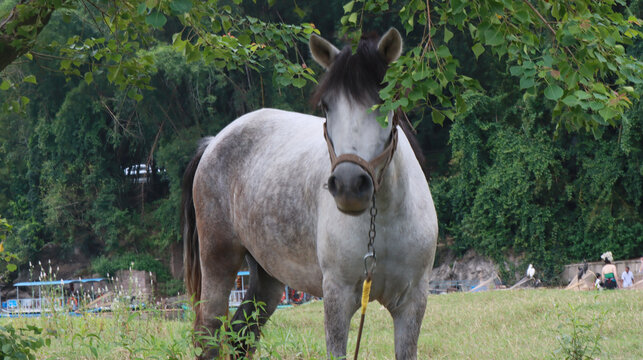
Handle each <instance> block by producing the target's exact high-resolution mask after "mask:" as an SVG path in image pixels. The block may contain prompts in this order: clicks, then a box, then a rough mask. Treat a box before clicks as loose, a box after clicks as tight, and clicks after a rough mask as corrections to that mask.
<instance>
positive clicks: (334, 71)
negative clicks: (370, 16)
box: [311, 33, 388, 106]
mask: <svg viewBox="0 0 643 360" xmlns="http://www.w3.org/2000/svg"><path fill="white" fill-rule="evenodd" d="M378 41H379V36H378V35H376V34H375V33H369V34H366V35H363V36H362V38H361V39H360V41H359V44H358V45H357V51H356V52H355V54H353V53H352V51H351V47H350V46H348V45H347V46H345V47H344V48H343V49H342V51H340V53H339V54H337V56H336V57H335V61H334V62H333V64H332V65H331V66H330V69H328V71H326V73H325V74H324V76H323V77H322V79H321V81H320V82H319V85H318V86H317V89H316V90H315V92H314V93H313V96H312V98H311V104H312V105H313V106H317V105H318V104H319V102H320V101H321V99H322V97H323V96H324V95H325V94H327V93H329V92H344V93H345V94H346V95H349V96H351V97H352V98H353V100H355V101H358V102H361V103H363V104H369V103H371V102H373V101H376V102H378V103H379V102H380V96H379V91H380V89H382V80H383V79H384V75H385V74H386V69H387V67H388V65H387V64H386V60H384V58H383V57H382V55H380V53H379V52H378V51H377V43H378Z"/></svg>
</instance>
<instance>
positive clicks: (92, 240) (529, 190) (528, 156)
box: [0, 0, 643, 280]
mask: <svg viewBox="0 0 643 360" xmlns="http://www.w3.org/2000/svg"><path fill="white" fill-rule="evenodd" d="M53 3H55V4H57V3H56V2H53ZM505 3H506V4H505ZM14 4H15V1H10V0H9V1H3V2H1V3H0V18H5V17H4V15H3V14H5V13H8V12H10V11H11V9H13V6H14ZM61 4H62V5H61ZM74 4H75V5H74ZM79 4H89V2H64V1H63V2H60V4H58V5H60V6H62V8H57V9H56V11H53V13H52V15H51V18H48V19H47V26H45V27H44V29H42V30H41V31H40V30H39V31H38V32H39V33H38V36H37V38H36V39H35V41H33V42H31V43H25V44H26V45H24V46H26V47H27V49H26V50H25V52H24V53H25V54H27V55H25V56H23V57H21V58H19V60H16V61H15V62H14V63H13V65H11V66H9V67H7V68H6V69H4V70H3V71H2V73H1V74H0V75H1V76H2V81H1V82H0V83H1V84H0V101H1V102H2V104H3V105H4V107H5V108H4V111H3V112H2V113H0V154H1V155H0V214H1V215H2V216H4V217H6V218H7V219H8V220H9V222H10V223H11V224H12V225H13V231H12V233H11V234H9V235H8V236H7V239H6V241H5V247H6V248H7V249H8V250H10V251H11V252H12V253H15V254H17V255H18V256H19V257H20V259H21V261H22V262H23V263H25V262H27V261H28V260H29V259H34V258H36V257H38V256H39V254H40V253H41V251H42V249H43V247H54V248H56V249H59V250H58V251H59V254H60V256H61V259H64V258H65V256H70V255H71V254H73V253H74V252H76V253H78V252H81V253H84V254H89V255H91V256H92V257H98V256H102V257H101V258H100V259H99V260H97V261H95V269H96V270H100V271H101V272H103V271H104V272H107V271H108V270H107V268H108V267H109V268H110V269H112V268H114V266H116V265H119V266H125V267H127V266H129V264H130V263H131V262H135V263H141V264H147V265H145V266H143V265H141V266H143V267H144V268H145V270H151V268H149V269H148V267H149V266H154V267H156V266H157V265H158V262H159V261H160V262H162V263H167V261H168V260H169V248H170V247H171V245H172V244H175V243H176V242H177V241H179V240H180V231H179V220H178V219H179V217H178V212H179V211H178V205H179V199H180V189H179V184H180V179H181V175H182V172H183V169H184V167H185V165H186V164H187V162H188V161H189V159H190V157H191V156H192V153H193V151H194V149H195V146H196V142H197V140H198V139H199V138H200V137H202V136H206V135H213V134H216V133H217V132H218V131H219V130H220V129H222V128H223V127H224V126H225V125H226V124H227V123H229V122H230V121H232V120H233V119H234V118H236V117H238V116H240V115H241V114H243V113H246V112H248V111H251V110H254V109H258V108H260V107H264V106H265V107H278V108H283V109H287V110H295V111H303V112H311V111H313V110H311V107H310V106H309V105H308V99H307V98H308V95H309V94H310V91H311V88H312V83H311V82H310V81H305V80H310V79H311V77H312V75H313V74H316V75H315V76H318V74H319V73H320V72H321V69H319V67H317V66H316V65H314V64H312V61H311V60H310V58H309V56H308V55H307V54H308V50H307V48H306V44H305V41H306V38H307V36H308V34H310V33H312V32H313V31H321V33H322V35H324V36H325V37H327V38H329V39H333V40H334V41H335V43H337V44H338V45H339V44H340V43H341V40H340V39H341V37H342V36H343V34H342V31H343V30H350V31H355V28H360V29H364V31H366V30H371V29H373V30H377V31H379V32H383V31H384V30H385V29H387V28H388V27H390V26H395V27H397V28H398V29H400V30H402V29H403V30H405V31H406V35H405V43H406V47H407V48H409V51H408V52H407V56H405V57H403V58H402V60H401V61H400V62H399V64H397V65H396V67H395V68H394V69H393V70H392V71H390V72H389V74H388V75H387V76H388V78H387V79H388V80H390V84H391V85H390V86H388V87H386V88H384V90H383V91H382V93H381V94H382V96H383V98H385V99H388V100H390V101H389V102H387V103H385V105H383V106H390V105H391V104H397V105H402V106H405V107H406V108H408V109H411V108H412V109H413V110H412V111H410V112H409V116H410V118H411V119H412V121H413V122H415V123H418V124H419V125H418V130H419V133H418V138H419V140H420V143H421V145H422V147H423V149H424V150H425V152H426V154H427V155H428V157H429V164H428V165H429V168H430V174H431V177H430V180H431V181H430V183H431V186H432V190H433V193H434V198H435V201H436V205H437V209H438V218H439V220H440V225H441V237H442V240H441V241H443V242H444V243H445V244H446V245H448V246H450V247H452V248H453V249H455V250H457V251H459V252H463V251H465V250H467V249H471V248H474V249H476V250H478V251H479V252H481V253H483V254H485V255H489V256H491V257H493V258H494V259H496V260H498V261H501V260H503V259H505V257H506V256H507V255H508V254H515V255H524V257H523V259H524V261H525V263H528V262H533V263H534V264H535V266H536V267H537V268H539V269H542V270H543V273H544V274H545V278H546V279H547V280H553V279H554V277H555V276H556V272H557V271H558V270H559V269H560V268H559V267H560V266H561V265H562V264H564V263H565V262H567V261H571V260H580V259H582V258H587V259H589V260H592V259H598V256H599V255H600V253H601V252H603V251H607V250H610V251H612V252H613V253H614V255H615V257H616V258H626V257H634V256H639V255H640V254H642V253H643V225H642V224H643V221H642V220H643V216H642V208H641V207H642V206H643V205H642V204H641V199H643V165H642V160H643V158H642V157H643V155H642V150H643V149H642V148H641V146H642V145H641V144H642V143H643V119H642V116H643V109H642V108H641V104H640V103H639V102H638V101H637V97H638V96H637V95H638V94H640V93H641V90H643V88H642V85H641V79H640V74H641V71H642V69H641V53H642V50H643V46H641V44H640V40H637V36H638V34H639V33H638V31H640V20H639V19H638V18H640V17H641V8H642V7H643V4H642V2H641V1H633V2H631V3H629V4H625V3H622V2H609V1H608V2H600V3H597V2H585V1H581V2H575V3H574V4H576V5H574V6H571V5H570V6H562V5H561V4H562V2H557V1H551V2H545V1H532V2H529V1H524V2H506V1H489V2H458V1H451V2H430V3H429V4H430V8H429V9H432V10H433V12H432V13H431V19H432V22H431V24H432V27H430V26H429V25H430V24H429V22H427V17H426V16H427V15H428V14H429V13H428V12H427V10H428V9H427V8H426V7H422V4H424V2H421V1H411V2H391V3H390V4H389V2H383V1H379V0H378V1H350V2H344V1H330V2H328V1H326V2H322V1H306V2H290V1H268V3H264V2H261V1H258V2H257V3H254V2H249V1H246V2H241V1H234V2H224V1H221V2H217V1H209V2H193V1H178V0H177V1H161V2H158V1H146V2H138V1H123V2H121V1H115V2H104V3H103V2H97V3H96V4H97V6H98V7H92V6H87V7H85V6H80V5H79ZM122 4H129V5H134V6H133V7H131V8H130V10H127V11H126V10H123V9H124V8H128V7H124V8H120V7H118V6H117V5H122ZM384 4H386V5H384ZM485 4H487V5H488V6H487V5H485ZM529 4H532V5H533V4H535V5H536V11H534V10H532V9H530V7H529ZM207 14H210V15H211V16H206V15H207ZM353 14H355V15H353ZM538 14H540V15H542V16H546V17H547V18H548V19H553V20H555V25H556V26H557V27H556V28H555V29H554V33H551V29H549V28H548V27H547V26H546V24H544V23H542V22H540V20H539V18H538ZM342 16H343V18H342ZM423 16H424V17H423ZM512 16H515V18H514V17H512ZM342 19H343V20H342ZM412 19H416V20H415V22H413V21H411V20H412ZM458 19H460V20H458ZM475 19H478V20H475ZM480 19H482V20H480ZM496 19H497V20H498V21H496ZM606 19H608V20H606ZM237 20H238V21H237ZM514 20H516V21H517V22H518V23H519V26H517V27H515V26H514V23H513V22H512V21H514ZM459 21H460V22H459ZM298 23H302V25H296V26H294V25H293V26H290V25H283V24H298ZM312 23H314V25H312ZM574 24H575V25H574ZM574 26H576V27H574ZM586 26H589V27H588V28H587V29H585V27H586ZM429 27H430V28H429ZM579 29H580V30H579ZM528 30H529V31H531V33H529V32H528ZM177 34H178V35H177ZM428 35H430V36H428ZM550 36H551V37H550ZM590 36H593V37H594V38H592V39H593V40H592V39H590V38H588V37H590ZM610 37H614V38H613V39H612V40H613V41H612V40H610V41H607V42H605V43H603V42H601V41H603V40H605V39H606V38H610ZM554 38H555V39H556V41H553V40H552V39H554ZM548 39H549V40H548ZM597 39H599V40H601V41H598V40H597ZM32 40H33V39H32ZM635 40H637V41H638V42H637V41H635ZM425 48H426V49H428V50H426V51H427V53H425V52H424V50H423V49H425ZM616 48H618V49H620V48H622V49H623V51H622V52H621V51H620V50H619V51H612V50H614V49H616ZM485 49H488V51H487V50H485ZM569 51H572V52H573V53H574V55H570V54H569ZM570 56H571V57H576V59H577V60H578V61H579V62H575V61H574V60H570V59H569V57H570ZM601 58H603V59H604V60H605V61H602V60H601ZM592 59H593V60H592ZM581 60H582V61H581ZM418 64H420V65H418ZM565 64H567V66H568V67H567V68H566V67H565V66H566V65H565ZM585 65H587V66H588V67H589V68H587V69H584V67H585ZM418 66H420V67H418ZM579 66H580V67H582V68H579ZM613 68H615V69H613ZM418 69H422V71H418ZM304 79H305V80H304ZM409 79H410V80H409ZM395 84H398V85H399V86H397V87H396V86H395ZM288 85H293V86H288ZM407 90H408V91H409V92H408V102H407V101H405V99H407V97H401V96H400V94H404V92H405V91H407ZM581 93H583V94H585V95H583V94H581ZM588 94H589V95H588ZM586 96H589V97H586ZM614 99H616V100H614ZM418 105H419V107H418ZM606 109H608V110H606ZM623 111H624V113H623V115H621V112H623ZM423 119H425V120H424V121H421V120H423ZM446 119H452V120H453V121H447V120H446ZM430 120H433V121H430ZM561 125H562V126H561ZM570 131H571V132H570ZM139 165H144V167H143V166H139ZM141 168H145V169H149V171H147V172H144V174H141V175H137V174H136V172H137V171H138V170H139V169H141ZM132 254H134V255H132ZM108 258H109V259H117V260H118V261H111V262H110V261H107V260H105V259H108ZM148 265H149V266H148ZM135 267H137V266H135ZM143 267H141V269H142V268H143ZM137 268H138V267H137ZM159 271H161V270H159ZM161 272H162V271H161ZM164 274H167V272H164ZM164 276H166V275H164Z"/></svg>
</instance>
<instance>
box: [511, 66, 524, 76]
mask: <svg viewBox="0 0 643 360" xmlns="http://www.w3.org/2000/svg"><path fill="white" fill-rule="evenodd" d="M522 72H523V68H522V66H512V67H510V68H509V73H511V75H513V76H519V75H522Z"/></svg>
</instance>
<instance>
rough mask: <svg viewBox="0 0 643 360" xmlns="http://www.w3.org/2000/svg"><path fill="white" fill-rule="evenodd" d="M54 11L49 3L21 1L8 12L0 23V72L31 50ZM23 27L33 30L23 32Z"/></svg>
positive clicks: (34, 0)
mask: <svg viewBox="0 0 643 360" xmlns="http://www.w3.org/2000/svg"><path fill="white" fill-rule="evenodd" d="M65 3H66V1H63V2H62V4H61V5H63V4H65ZM18 6H20V8H18ZM18 9H20V10H18ZM55 10H56V7H55V5H53V3H52V2H50V1H39V0H21V1H20V2H19V3H18V4H17V5H16V6H15V7H14V8H13V9H12V10H11V12H9V15H7V17H6V18H4V19H3V20H2V21H1V22H0V54H1V55H0V71H2V70H4V68H6V67H7V66H9V65H10V64H11V63H12V62H14V61H15V60H16V59H17V58H19V57H20V56H22V55H24V54H25V53H27V52H28V51H29V50H30V49H31V47H32V46H33V44H34V43H35V41H36V37H37V36H38V34H40V32H41V31H42V29H43V28H44V27H45V26H46V25H47V23H49V20H50V19H51V15H52V14H53V12H54V11H55ZM24 27H33V29H30V30H28V31H24ZM20 28H23V33H22V34H21V33H20V32H19V31H18V30H19V29H20Z"/></svg>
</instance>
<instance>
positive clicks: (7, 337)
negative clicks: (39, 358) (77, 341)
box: [0, 324, 51, 360]
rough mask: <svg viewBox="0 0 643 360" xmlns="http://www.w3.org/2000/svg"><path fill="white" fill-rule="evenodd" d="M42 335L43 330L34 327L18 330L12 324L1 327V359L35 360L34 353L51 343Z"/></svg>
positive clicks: (28, 326)
mask: <svg viewBox="0 0 643 360" xmlns="http://www.w3.org/2000/svg"><path fill="white" fill-rule="evenodd" d="M29 332H32V333H33V335H29ZM41 334H42V329H41V328H39V327H36V326H33V325H27V326H26V327H24V328H18V329H16V328H14V327H13V326H12V325H11V324H8V325H0V359H7V360H9V359H30V360H32V359H35V358H36V356H35V355H34V354H33V352H35V351H36V350H38V349H40V348H41V347H43V346H44V345H47V346H49V344H50V343H51V339H49V338H44V337H43V336H41ZM35 335H38V336H37V337H36V336H35Z"/></svg>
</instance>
